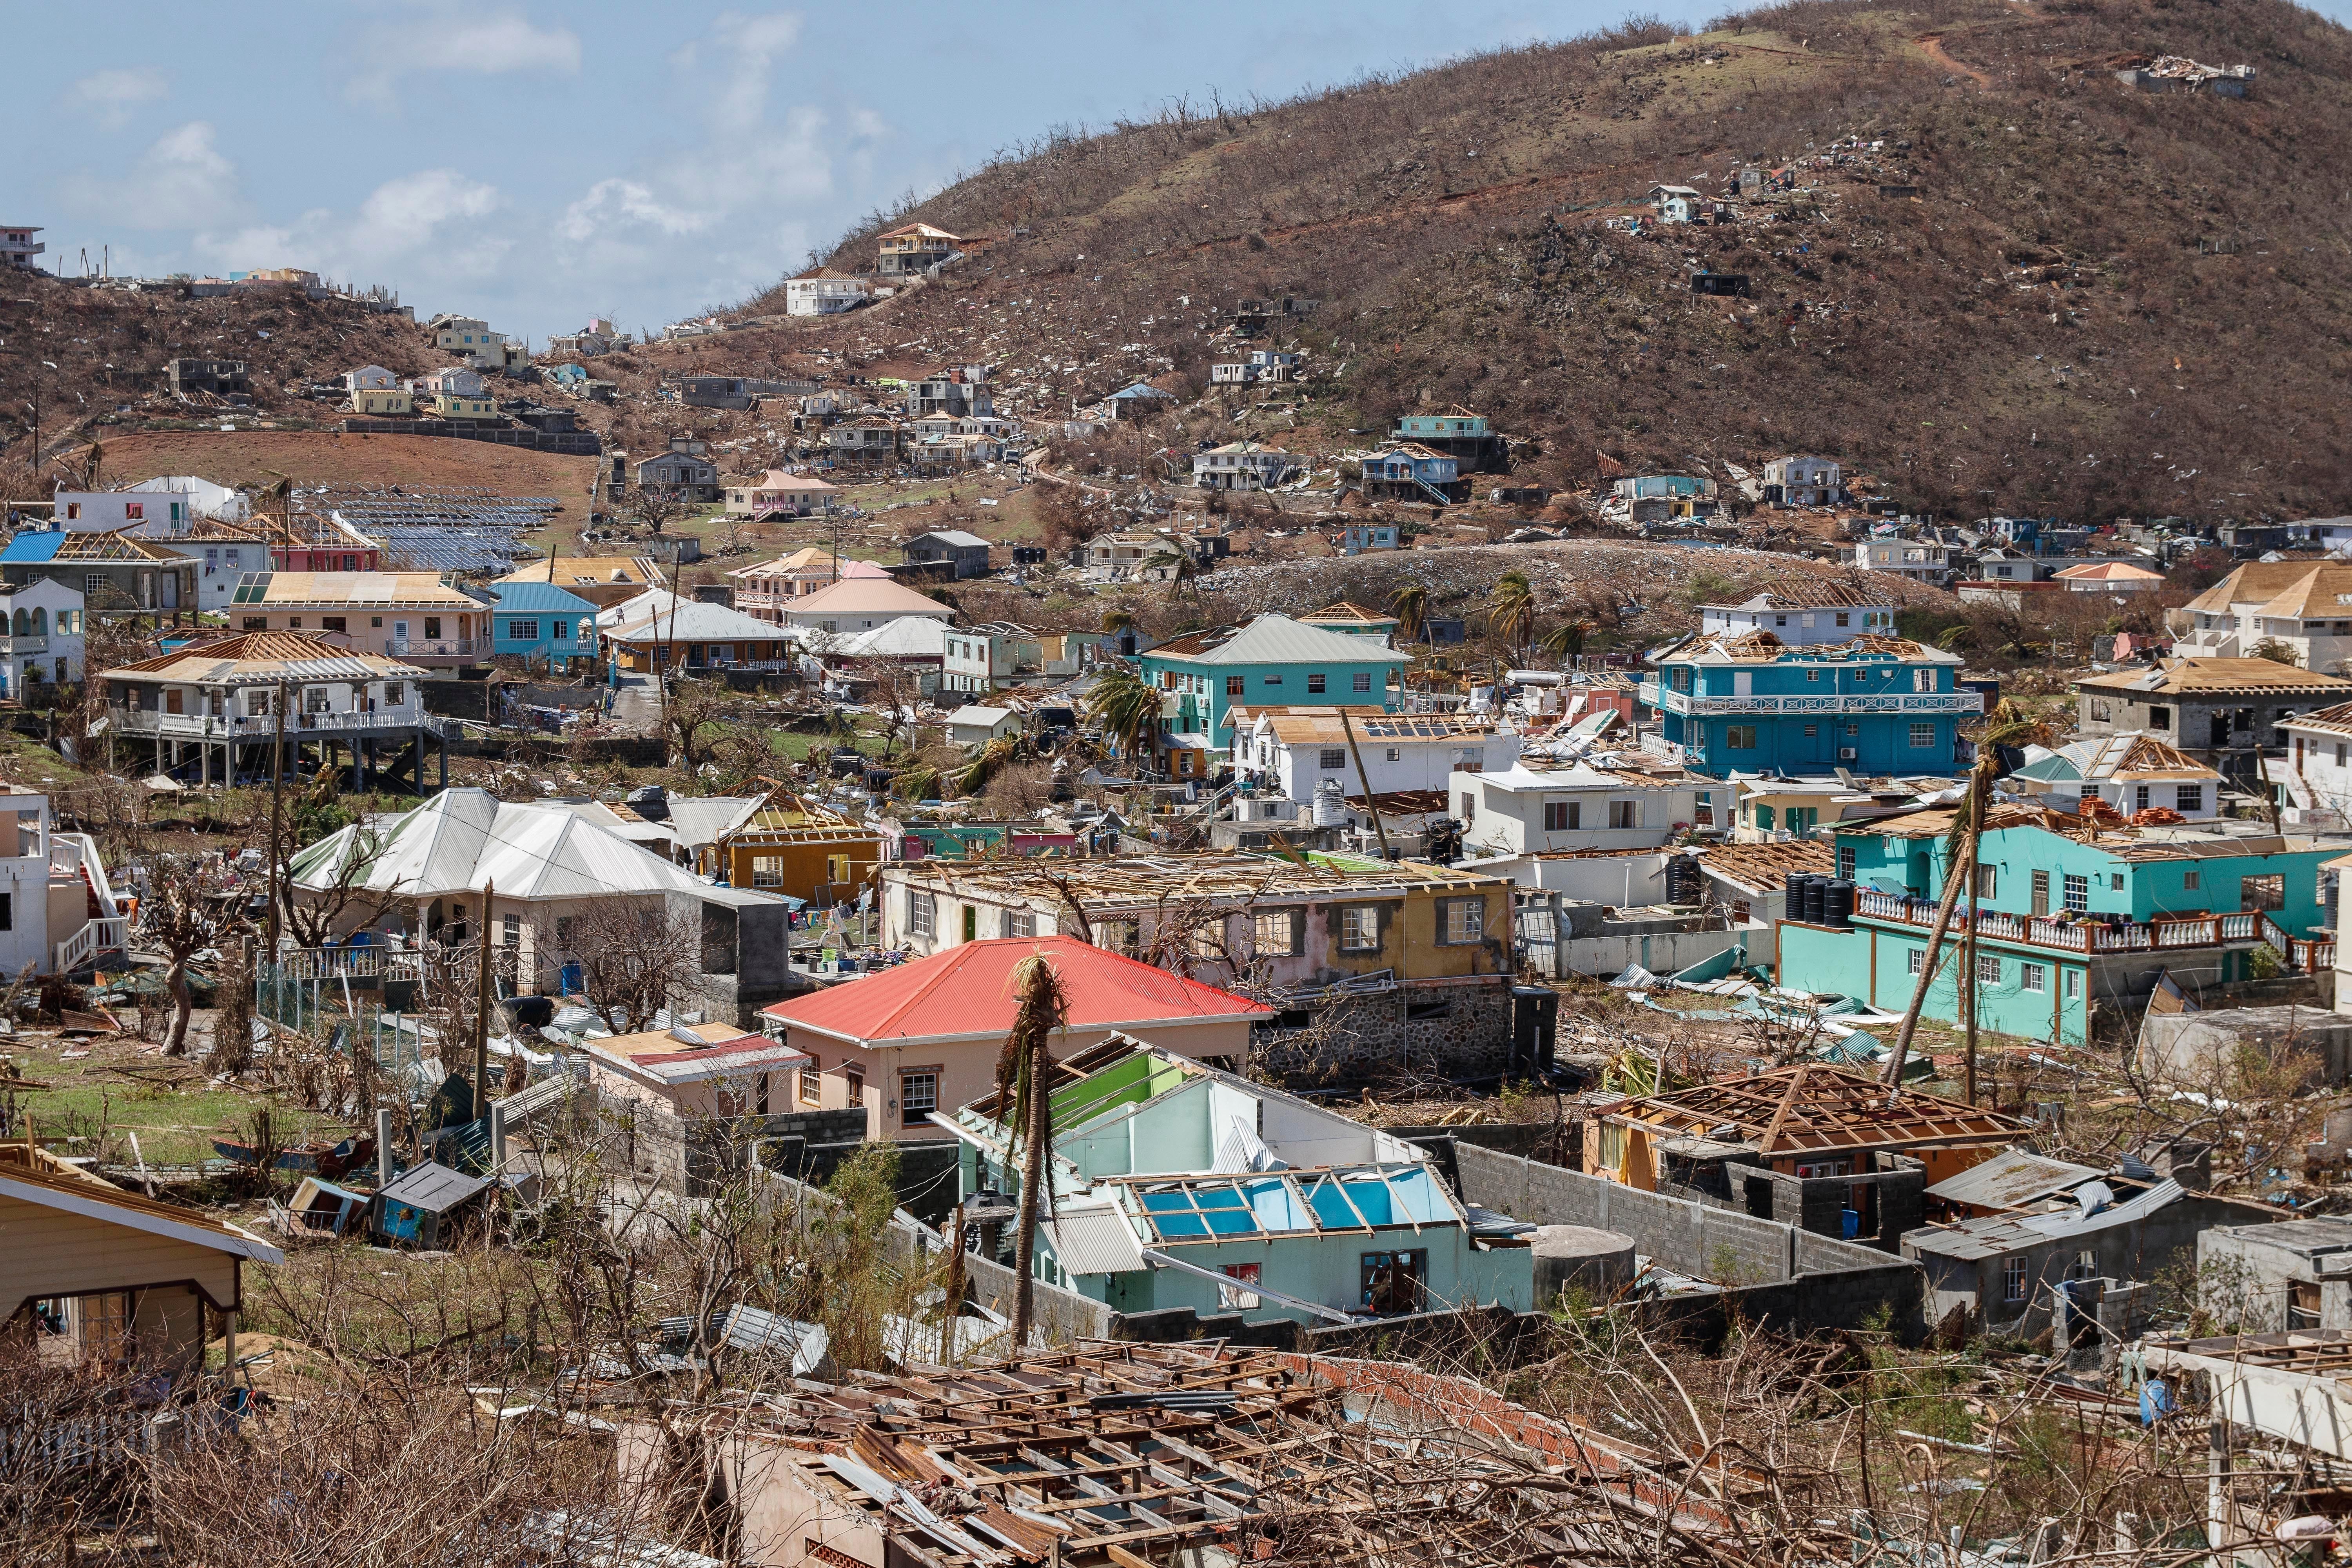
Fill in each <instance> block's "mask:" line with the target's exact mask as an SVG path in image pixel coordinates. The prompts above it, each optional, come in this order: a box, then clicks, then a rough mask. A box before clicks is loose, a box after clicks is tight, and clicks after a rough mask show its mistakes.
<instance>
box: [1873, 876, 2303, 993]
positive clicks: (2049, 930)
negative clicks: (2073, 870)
mask: <svg viewBox="0 0 2352 1568" xmlns="http://www.w3.org/2000/svg"><path fill="white" fill-rule="evenodd" d="M1853 912H1854V913H1855V915H1857V916H1859V917H1862V918H1864V919H1868V920H1874V921H1893V922H1895V923H1896V924H1898V925H1906V926H1916V927H1918V928H1920V929H1921V930H1932V929H1933V928H1934V926H1935V924H1936V903H1935V900H1932V899H1914V898H1908V897H1906V896H1904V895H1901V894H1896V893H1879V892H1870V891H1864V890H1860V889H1857V890H1856V891H1855V893H1854V897H1853ZM1968 929H1969V910H1967V909H1966V908H1965V907H1960V908H1955V909H1954V910H1952V920H1951V924H1950V925H1949V926H1948V928H1947V932H1946V934H1947V935H1948V937H1949V938H1950V939H1952V940H1954V941H1957V940H1958V939H1959V938H1960V937H1961V936H1963V935H1965V934H1966V933H1967V931H1968ZM1977 935H1978V936H1979V937H1982V938H1985V939H1987V940H1989V941H1992V942H2013V943H2016V944H2018V945H2020V946H2024V947H2046V948H2052V949H2055V950H2056V951H2058V952H2079V953H2086V954H2087V953H2101V952H2169V951H2171V950H2173V949H2176V948H2184V947H2221V946H2223V945H2225V944H2227V943H2230V942H2267V943H2268V944H2269V945H2270V946H2271V947H2273V948H2274V949H2276V950H2277V952H2278V953H2279V956H2280V957H2281V958H2282V959H2284V961H2285V963H2286V965H2287V967H2288V968H2289V969H2290V970H2292V971H2294V973H2302V974H2308V973H2316V972H2317V971H2318V970H2321V969H2326V968H2332V967H2334V965H2335V963H2336V939H2335V938H2333V937H2303V936H2295V935H2294V934H2293V933H2292V932H2290V931H2288V930H2287V929H2286V928H2285V927H2284V926H2283V925H2281V924H2279V923H2278V921H2274V920H2273V919H2272V918H2271V916H2270V912H2269V911H2268V910H2242V911H2241V912H2239V913H2237V914H2221V915H2176V916H2170V917H2168V918H2166V919H2163V920H2157V921H2146V922H2141V921H2126V922H2124V923H2122V924H2110V923H2108V922H2106V921H2086V920H2082V919H2080V918H2069V917H2067V916H2063V915H2013V914H2006V913H2003V912H2001V911H2000V910H1979V911H1978V914H1977Z"/></svg>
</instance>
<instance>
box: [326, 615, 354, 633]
mask: <svg viewBox="0 0 2352 1568" xmlns="http://www.w3.org/2000/svg"><path fill="white" fill-rule="evenodd" d="M319 629H320V630H321V631H329V632H344V631H349V630H351V625H350V623H349V622H348V621H346V620H345V619H344V618H343V617H342V616H320V617H319Z"/></svg>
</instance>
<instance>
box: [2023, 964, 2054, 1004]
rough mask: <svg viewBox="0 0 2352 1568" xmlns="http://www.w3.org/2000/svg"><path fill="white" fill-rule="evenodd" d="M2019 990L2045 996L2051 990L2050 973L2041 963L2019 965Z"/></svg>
mask: <svg viewBox="0 0 2352 1568" xmlns="http://www.w3.org/2000/svg"><path fill="white" fill-rule="evenodd" d="M2017 988H2018V989H2019V990H2021V991H2030V992H2032V994H2035V995H2036V996H2040V995H2042V994H2046V993H2047V992H2048V991H2049V989H2050V971H2049V970H2048V969H2047V968H2046V967H2044V966H2043V965H2042V964H2039V963H2021V964H2019V965H2018V966H2017Z"/></svg>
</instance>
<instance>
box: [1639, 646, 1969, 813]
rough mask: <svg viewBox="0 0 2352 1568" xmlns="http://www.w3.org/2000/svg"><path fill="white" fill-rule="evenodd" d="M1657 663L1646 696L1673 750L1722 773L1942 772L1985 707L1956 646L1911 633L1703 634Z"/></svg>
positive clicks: (1645, 687) (1685, 759)
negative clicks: (1805, 639)
mask: <svg viewBox="0 0 2352 1568" xmlns="http://www.w3.org/2000/svg"><path fill="white" fill-rule="evenodd" d="M1657 665H1658V674H1657V677H1656V679H1654V680H1653V681H1650V682H1648V683H1645V684H1644V685H1643V688H1642V700H1643V701H1644V702H1645V703H1647V704H1648V705H1649V706H1651V707H1652V708H1654V709H1655V710H1657V711H1658V713H1659V716H1660V729H1661V731H1662V732H1663V736H1664V741H1665V742H1666V743H1667V744H1668V745H1669V746H1670V747H1673V748H1675V752H1674V754H1675V755H1676V756H1677V757H1678V758H1679V760H1681V761H1683V762H1685V763H1688V764H1689V765H1690V766H1692V767H1694V768H1696V769H1699V770H1701V771H1703V772H1706V773H1712V774H1714V775H1715V776H1716V777H1717V778H1722V777H1725V776H1727V775H1728V774H1729V773H1734V772H1738V773H1783V774H1793V775H1797V776H1806V775H1819V774H1823V773H1834V772H1835V771H1836V770H1838V769H1840V768H1845V769H1848V770H1850V771H1858V772H1869V773H1902V774H1908V773H1940V772H1944V771H1946V770H1948V769H1950V768H1952V767H1953V766H1954V765H1955V764H1956V763H1958V760H1959V757H1958V752H1959V740H1960V726H1961V723H1962V722H1963V721H1966V720H1968V719H1970V718H1973V717H1975V716H1976V715H1978V714H1979V713H1981V712H1983V711H1984V698H1983V695H1982V693H1980V692H1978V691H1975V690H1972V689H1968V688H1965V687H1962V686H1961V685H1960V684H1959V682H1958V677H1959V672H1960V665H1961V660H1960V658H1959V656H1958V654H1951V653H1946V652H1944V651H1943V650H1942V649H1941V648H1932V647H1927V646H1925V645H1924V644H1921V643H1916V642H1913V641H1911V640H1909V639H1908V638H1906V637H1886V636H1883V635H1878V634H1872V633H1862V634H1856V635H1854V636H1852V637H1848V638H1846V639H1845V640H1843V641H1840V642H1833V643H1832V642H1821V643H1813V644H1811V645H1809V646H1805V647H1790V646H1788V645H1787V644H1786V643H1784V642H1782V641H1781V640H1780V636H1779V634H1778V633H1777V632H1770V631H1750V632H1744V633H1739V634H1737V635H1732V634H1726V633H1721V632H1718V633H1714V634H1706V633H1702V634H1701V635H1699V636H1697V637H1693V638H1691V639H1690V640H1688V641H1686V642H1685V643H1682V644H1680V645H1679V646H1677V647H1674V648H1672V649H1670V650H1669V651H1667V652H1666V653H1664V654H1663V655H1661V656H1659V657H1658V659H1657Z"/></svg>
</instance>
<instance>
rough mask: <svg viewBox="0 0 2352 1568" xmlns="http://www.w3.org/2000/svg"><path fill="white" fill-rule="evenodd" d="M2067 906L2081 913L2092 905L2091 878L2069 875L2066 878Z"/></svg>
mask: <svg viewBox="0 0 2352 1568" xmlns="http://www.w3.org/2000/svg"><path fill="white" fill-rule="evenodd" d="M2066 907H2067V908H2068V909H2070V910H2074V912H2075V913H2076V914H2081V913H2082V912H2084V910H2088V909H2089V908H2090V907H2091V879H2089V878H2088V877H2074V876H2069V877H2068V878H2067V879H2066Z"/></svg>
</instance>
